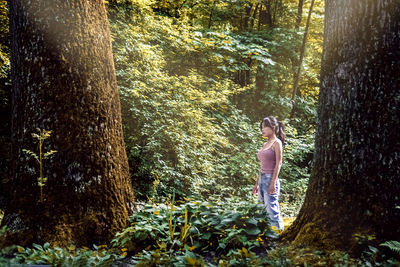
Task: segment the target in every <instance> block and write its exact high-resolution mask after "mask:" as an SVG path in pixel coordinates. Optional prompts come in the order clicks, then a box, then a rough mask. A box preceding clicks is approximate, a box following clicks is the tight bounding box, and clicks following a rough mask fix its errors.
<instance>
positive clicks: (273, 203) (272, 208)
mask: <svg viewBox="0 0 400 267" xmlns="http://www.w3.org/2000/svg"><path fill="white" fill-rule="evenodd" d="M271 179H272V174H265V173H261V175H260V179H259V180H258V200H259V201H260V202H261V203H263V205H264V206H265V209H266V210H267V213H268V215H269V219H270V223H271V226H275V227H276V228H278V229H279V230H283V229H284V226H283V220H282V216H281V208H280V206H279V194H280V191H281V183H280V182H279V179H276V181H275V194H272V195H270V194H269V193H268V188H269V185H270V184H271Z"/></svg>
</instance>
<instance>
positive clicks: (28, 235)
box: [3, 0, 133, 245]
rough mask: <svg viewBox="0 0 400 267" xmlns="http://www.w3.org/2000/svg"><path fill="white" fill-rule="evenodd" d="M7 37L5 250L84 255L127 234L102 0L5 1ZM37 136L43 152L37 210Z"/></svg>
mask: <svg viewBox="0 0 400 267" xmlns="http://www.w3.org/2000/svg"><path fill="white" fill-rule="evenodd" d="M11 37H12V55H11V58H12V59H11V61H12V83H13V85H12V86H13V88H12V90H13V93H12V101H13V103H12V109H13V118H12V141H13V147H12V152H13V165H12V173H13V175H12V177H11V178H12V184H13V188H12V194H13V198H12V199H11V201H10V202H9V203H8V206H7V208H6V213H5V217H4V220H3V224H4V225H6V226H7V227H8V229H9V235H8V237H7V241H8V242H9V243H14V244H21V245H27V244H30V243H32V242H37V243H43V242H45V241H48V242H51V243H52V244H54V245H63V244H69V243H75V244H77V245H91V244H93V243H97V244H100V243H104V242H109V241H110V239H111V238H112V237H113V236H114V234H115V233H116V232H117V231H118V230H120V229H122V228H123V227H124V226H125V225H126V224H127V219H128V213H129V211H130V207H131V204H132V201H133V192H132V187H131V183H130V180H129V170H128V161H127V156H126V152H125V144H124V140H123V135H122V125H121V111H120V102H119V93H118V88H117V83H116V76H115V68H114V63H113V57H112V48H111V39H110V31H109V25H108V20H107V15H106V10H105V6H104V1H102V0H85V1H82V0H69V1H55V0H46V1H43V0H30V1H28V0H15V1H12V2H11ZM37 128H40V129H47V130H52V131H53V133H52V134H51V136H50V137H49V138H48V139H47V140H45V141H44V147H43V149H44V152H46V151H49V150H50V149H54V150H57V152H56V153H55V154H53V155H52V157H50V158H49V159H48V160H46V161H44V162H43V164H44V168H43V173H44V176H45V177H47V178H48V180H47V182H46V183H45V186H44V187H43V201H40V193H39V192H40V190H39V186H38V182H37V177H38V176H39V169H38V163H37V162H36V161H35V160H34V159H32V158H30V157H29V156H28V155H27V154H26V153H24V152H23V151H22V149H29V150H31V151H34V152H35V153H37V154H38V145H37V144H38V143H37V140H35V139H33V138H32V136H31V134H32V133H37Z"/></svg>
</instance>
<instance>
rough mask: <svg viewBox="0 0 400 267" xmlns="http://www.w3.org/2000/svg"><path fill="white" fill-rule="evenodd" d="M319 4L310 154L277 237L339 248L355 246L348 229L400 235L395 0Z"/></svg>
mask: <svg viewBox="0 0 400 267" xmlns="http://www.w3.org/2000/svg"><path fill="white" fill-rule="evenodd" d="M325 8H326V14H325V33H324V52H323V61H322V70H321V89H320V99H319V107H318V123H317V132H316V143H315V147H316V149H315V157H314V160H315V161H314V166H313V170H312V174H311V177H310V181H309V186H308V190H307V194H306V199H305V202H304V205H303V207H302V209H301V211H300V214H299V216H298V218H297V219H296V221H295V222H294V223H293V225H292V226H291V227H290V228H289V229H288V230H287V231H286V232H285V233H284V235H283V238H284V239H285V240H294V244H299V245H315V246H320V247H321V246H323V247H325V248H346V249H356V246H357V241H356V239H355V238H354V235H355V234H361V235H364V236H366V235H370V236H371V235H374V236H375V237H376V241H377V242H381V241H384V240H400V227H399V223H400V209H399V206H400V197H399V192H400V141H399V140H400V131H399V129H400V90H399V88H400V79H399V73H400V65H399V64H398V63H399V60H400V53H399V47H400V22H399V18H400V3H399V1H397V0H364V1H358V0H330V1H326V7H325ZM354 25H357V27H355V26H354Z"/></svg>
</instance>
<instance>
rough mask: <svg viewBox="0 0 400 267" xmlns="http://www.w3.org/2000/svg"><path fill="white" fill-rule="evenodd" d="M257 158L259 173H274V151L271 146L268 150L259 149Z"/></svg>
mask: <svg viewBox="0 0 400 267" xmlns="http://www.w3.org/2000/svg"><path fill="white" fill-rule="evenodd" d="M257 158H258V160H259V161H260V165H261V172H262V173H265V174H272V173H274V169H275V165H276V157H275V151H274V150H273V149H272V146H271V147H270V148H268V149H261V150H259V151H258V152H257Z"/></svg>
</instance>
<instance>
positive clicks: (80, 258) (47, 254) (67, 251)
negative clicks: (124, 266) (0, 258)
mask: <svg viewBox="0 0 400 267" xmlns="http://www.w3.org/2000/svg"><path fill="white" fill-rule="evenodd" d="M118 252H119V253H118ZM125 256H126V252H124V251H116V250H112V249H108V248H107V246H106V245H102V246H99V247H97V246H93V250H90V249H88V248H81V249H79V248H75V246H69V247H68V248H60V247H51V246H50V244H49V243H45V244H44V245H43V246H41V245H38V244H33V247H32V248H23V247H18V251H17V252H16V253H15V258H14V259H13V263H17V264H28V265H35V264H42V265H51V266H71V267H72V266H98V267H100V266H110V265H111V264H112V263H114V264H115V262H116V261H118V260H121V259H123V258H124V257H125Z"/></svg>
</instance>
